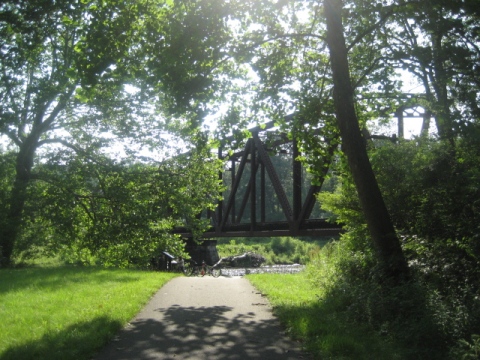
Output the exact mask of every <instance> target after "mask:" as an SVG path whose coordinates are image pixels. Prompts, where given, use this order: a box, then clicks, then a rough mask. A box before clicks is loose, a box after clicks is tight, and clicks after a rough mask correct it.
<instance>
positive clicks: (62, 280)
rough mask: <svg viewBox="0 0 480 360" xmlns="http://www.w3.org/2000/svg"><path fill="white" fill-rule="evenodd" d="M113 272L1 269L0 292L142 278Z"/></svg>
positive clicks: (39, 268) (32, 268)
mask: <svg viewBox="0 0 480 360" xmlns="http://www.w3.org/2000/svg"><path fill="white" fill-rule="evenodd" d="M112 274H115V270H106V269H102V268H97V267H76V266H62V267H52V268H48V267H47V268H43V267H30V268H22V269H1V270H0V294H1V293H7V292H9V291H18V290H21V289H25V288H32V287H35V288H41V289H42V290H45V291H55V290H57V289H60V288H64V287H65V285H66V284H72V283H84V282H88V283H89V284H95V283H97V284H101V283H106V282H133V281H137V280H138V279H139V278H140V275H138V276H137V275H135V273H134V272H130V275H129V276H121V275H115V276H112Z"/></svg>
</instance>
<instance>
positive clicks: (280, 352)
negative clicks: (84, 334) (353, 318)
mask: <svg viewBox="0 0 480 360" xmlns="http://www.w3.org/2000/svg"><path fill="white" fill-rule="evenodd" d="M231 310H232V308H231V307H228V306H213V307H186V308H185V307H181V306H179V305H174V306H172V307H170V308H168V309H163V308H159V309H156V310H155V312H158V313H159V314H158V315H159V317H158V319H152V318H150V319H137V320H135V321H134V322H132V323H130V326H128V327H127V328H126V329H125V330H124V331H122V332H121V333H120V335H119V336H118V337H117V338H116V339H115V340H114V341H113V342H112V343H111V344H110V345H109V346H107V348H106V349H105V350H104V351H103V352H102V353H100V354H99V355H98V357H96V358H95V359H96V360H105V359H117V360H122V359H123V360H126V359H139V360H142V359H172V360H173V359H175V360H178V359H209V360H212V359H217V360H233V359H262V360H268V359H275V360H279V359H302V358H303V355H302V354H300V353H299V352H296V350H295V349H294V348H288V345H286V344H287V343H284V342H283V339H282V338H281V328H280V327H279V325H278V323H277V322H276V321H275V319H269V320H258V319H257V320H256V319H255V317H256V315H255V314H254V313H245V314H235V315H234V316H232V314H228V313H229V312H230V311H231Z"/></svg>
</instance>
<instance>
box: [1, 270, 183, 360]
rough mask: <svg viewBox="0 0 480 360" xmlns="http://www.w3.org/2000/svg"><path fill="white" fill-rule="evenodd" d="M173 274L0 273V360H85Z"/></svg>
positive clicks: (103, 271)
mask: <svg viewBox="0 0 480 360" xmlns="http://www.w3.org/2000/svg"><path fill="white" fill-rule="evenodd" d="M174 276H176V274H167V273H159V272H147V271H133V270H106V269H99V268H93V267H52V268H25V269H4V270H0V319H1V321H0V359H2V360H4V359H22V360H25V359H35V360H38V359H49V360H50V359H89V358H90V357H91V355H92V354H93V353H94V352H95V351H96V350H97V349H99V348H101V347H102V346H103V345H104V344H105V343H106V342H107V341H108V340H109V339H110V338H111V337H112V336H113V335H114V334H115V333H116V332H117V331H118V330H119V329H120V328H122V327H123V326H124V325H125V324H126V323H127V322H128V321H129V320H131V319H132V318H133V317H134V316H135V315H136V314H137V313H138V312H139V310H140V309H141V308H142V307H143V306H144V305H145V304H146V303H147V302H148V300H149V299H150V297H151V296H152V295H153V294H154V293H155V292H156V291H157V290H158V289H159V288H160V287H161V286H162V285H163V284H164V283H166V282H167V281H169V280H170V279H171V278H173V277H174Z"/></svg>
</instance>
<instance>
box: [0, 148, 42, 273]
mask: <svg viewBox="0 0 480 360" xmlns="http://www.w3.org/2000/svg"><path fill="white" fill-rule="evenodd" d="M37 143H38V141H37V139H35V138H27V139H26V140H25V142H24V143H23V144H22V145H21V147H20V151H19V153H18V156H17V159H16V176H15V182H14V184H13V189H12V192H11V195H10V199H9V208H8V211H7V216H6V221H5V226H4V228H3V229H1V230H0V265H1V266H8V265H10V263H11V257H12V253H13V249H14V245H15V241H16V239H17V237H18V234H19V231H20V227H21V224H22V215H23V208H24V206H25V201H26V198H27V188H28V184H29V182H30V179H31V170H32V167H33V157H34V155H35V150H36V144H37Z"/></svg>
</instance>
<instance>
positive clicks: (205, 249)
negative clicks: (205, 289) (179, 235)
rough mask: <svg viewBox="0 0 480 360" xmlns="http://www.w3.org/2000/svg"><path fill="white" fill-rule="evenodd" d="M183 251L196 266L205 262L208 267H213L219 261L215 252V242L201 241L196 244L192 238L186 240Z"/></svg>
mask: <svg viewBox="0 0 480 360" xmlns="http://www.w3.org/2000/svg"><path fill="white" fill-rule="evenodd" d="M185 251H186V252H187V253H188V254H189V255H190V257H191V258H192V260H194V261H195V262H196V263H197V264H201V263H202V261H205V262H206V263H207V264H208V265H213V264H215V263H216V262H217V261H218V260H220V257H219V256H218V251H217V240H203V241H202V242H200V243H197V242H195V241H193V239H192V238H188V239H187V244H186V246H185Z"/></svg>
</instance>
